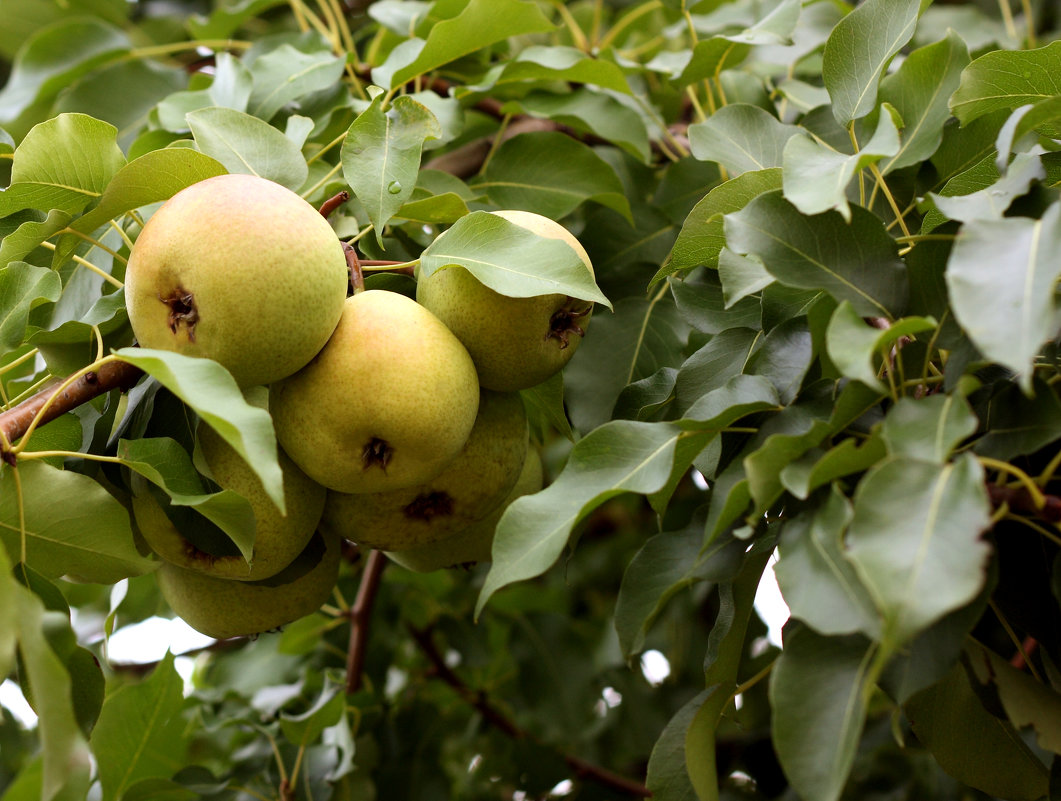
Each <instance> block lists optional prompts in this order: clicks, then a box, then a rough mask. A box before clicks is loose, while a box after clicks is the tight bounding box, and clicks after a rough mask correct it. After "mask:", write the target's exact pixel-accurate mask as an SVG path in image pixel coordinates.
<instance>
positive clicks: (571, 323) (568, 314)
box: [545, 305, 593, 350]
mask: <svg viewBox="0 0 1061 801" xmlns="http://www.w3.org/2000/svg"><path fill="white" fill-rule="evenodd" d="M592 310H593V306H592V305H590V306H586V307H584V308H581V309H577V308H570V307H568V306H563V307H561V308H559V309H557V310H556V311H555V312H553V316H552V317H550V318H549V331H548V333H547V334H546V335H545V339H546V340H549V339H553V338H556V339H558V340H559V341H560V350H563V349H564V348H566V347H567V346H568V345H570V344H571V343H570V342H568V337H569V336H571V334H572V333H575V334H578V335H579V336H580V337H584V336H585V335H586V332H585V330H584V329H583V328H582V326H580V325H579V324H578V322H577V321H578V320H579V318H581V317H585V316H587V315H588V314H589V313H590V312H591V311H592Z"/></svg>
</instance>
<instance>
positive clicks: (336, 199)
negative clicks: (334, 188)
mask: <svg viewBox="0 0 1061 801" xmlns="http://www.w3.org/2000/svg"><path fill="white" fill-rule="evenodd" d="M349 199H350V193H349V192H347V191H346V190H345V189H344V190H343V191H341V192H339V193H337V194H335V195H332V196H331V197H330V198H328V199H327V200H325V201H324V202H323V203H322V204H321V207H320V209H319V211H320V213H321V217H323V218H324V219H328V218H329V217H330V216H331V214H332V212H333V211H335V210H336V209H337V208H339V207H340V206H341V205H343V204H344V203H345V202H346V201H348V200H349Z"/></svg>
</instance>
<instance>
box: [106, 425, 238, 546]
mask: <svg viewBox="0 0 1061 801" xmlns="http://www.w3.org/2000/svg"><path fill="white" fill-rule="evenodd" d="M118 458H119V459H121V460H122V464H124V465H125V466H126V467H128V468H129V469H130V470H134V471H135V472H137V473H139V474H140V475H142V476H143V477H144V478H146V479H148V480H149V481H150V482H152V483H153V484H155V485H156V486H158V487H160V488H162V489H163V490H164V491H165V493H166V494H167V495H168V496H169V499H170V502H171V503H172V504H173V505H174V506H189V507H191V508H193V509H195V510H196V511H197V512H199V514H201V515H202V516H203V517H205V518H206V519H207V520H209V521H210V522H212V523H213V524H214V525H216V526H217V527H218V528H220V529H221V530H222V531H224V532H225V533H226V534H228V536H229V537H230V538H231V539H232V541H233V542H234V543H235V544H236V546H237V547H238V548H239V550H240V553H242V554H243V557H244V558H245V559H246V560H247V561H248V563H249V562H250V559H251V556H252V555H253V553H254V534H255V518H254V510H253V509H252V508H251V505H250V502H249V501H248V500H247V499H246V498H244V497H242V496H241V495H237V494H236V493H235V492H233V491H232V490H222V491H221V492H213V493H208V492H206V491H205V490H204V488H203V485H202V481H201V480H200V478H199V474H198V472H196V470H195V467H194V465H193V464H192V460H191V457H190V456H189V455H188V452H187V451H186V450H184V448H183V447H182V446H181V445H180V444H179V443H178V442H177V441H176V440H172V439H169V438H168V437H147V438H144V439H137V440H119V441H118Z"/></svg>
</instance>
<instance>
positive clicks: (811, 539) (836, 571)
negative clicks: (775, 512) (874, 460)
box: [774, 485, 880, 637]
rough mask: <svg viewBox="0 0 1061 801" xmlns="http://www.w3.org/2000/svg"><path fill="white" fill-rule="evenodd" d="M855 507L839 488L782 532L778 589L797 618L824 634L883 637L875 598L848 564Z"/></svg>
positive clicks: (786, 526) (779, 545) (775, 568)
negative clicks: (847, 536) (848, 535)
mask: <svg viewBox="0 0 1061 801" xmlns="http://www.w3.org/2000/svg"><path fill="white" fill-rule="evenodd" d="M851 514H852V511H851V504H850V502H849V501H848V500H847V498H846V497H845V496H844V495H843V493H842V492H841V491H840V490H839V488H838V487H836V486H835V485H834V486H833V487H832V488H831V489H830V491H829V493H828V495H827V496H826V497H825V499H824V500H823V501H822V502H821V503H819V504H817V505H816V506H815V507H814V508H813V509H810V510H808V511H806V512H804V513H802V514H800V515H799V516H797V517H796V518H794V519H793V520H792V521H791V522H789V523H786V524H785V526H784V528H783V529H782V530H781V539H780V541H779V543H778V550H779V555H780V558H779V559H778V562H777V564H776V565H775V567H774V573H775V575H776V576H777V584H778V586H779V587H780V588H781V594H782V595H783V596H784V599H785V603H786V604H788V608H789V610H790V611H791V613H792V617H794V618H797V619H799V620H802V621H803V622H804V623H806V624H807V625H808V626H810V627H811V628H813V629H814V630H815V631H817V632H818V633H819V634H825V635H840V634H855V633H858V632H861V633H863V634H866V635H867V636H869V637H876V636H878V634H879V633H880V619H879V618H878V616H877V610H876V608H875V607H874V605H873V598H872V597H871V596H870V594H869V591H868V590H867V589H866V587H865V586H864V585H863V584H862V581H861V579H859V576H858V573H857V572H856V571H855V568H854V565H852V564H851V562H850V561H849V560H848V558H847V554H846V553H845V548H844V533H845V532H846V530H847V525H848V523H850V522H851Z"/></svg>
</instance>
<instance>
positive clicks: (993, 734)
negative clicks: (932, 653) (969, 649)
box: [905, 664, 1049, 801]
mask: <svg viewBox="0 0 1061 801" xmlns="http://www.w3.org/2000/svg"><path fill="white" fill-rule="evenodd" d="M905 711H906V715H907V717H908V718H909V719H910V724H911V726H912V728H913V731H914V734H916V735H917V739H918V740H919V741H920V742H921V743H922V744H923V745H924V746H925V747H926V748H927V749H928V750H929V751H931V752H932V756H933V757H935V759H936V761H937V762H938V763H939V765H940V767H941V768H943V770H945V771H946V772H947V773H948V774H950V775H951V776H953V777H954V778H956V779H958V780H959V781H960V782H962V783H963V784H967V785H969V786H970V787H975V788H976V789H978V790H981V791H982V792H985V793H987V794H988V795H991V796H998V797H1001V798H1006V799H1012V801H1038V799H1041V798H1043V797H1044V796H1045V794H1046V792H1047V784H1048V782H1049V775H1048V772H1047V769H1046V766H1045V765H1043V763H1042V762H1041V761H1040V760H1039V759H1038V758H1037V757H1036V756H1035V754H1034V753H1033V752H1032V750H1031V749H1030V748H1028V746H1027V745H1025V744H1024V742H1023V741H1022V740H1021V737H1020V734H1019V733H1018V732H1017V731H1015V730H1014V729H1013V726H1012V725H1010V724H1009V722H1008V721H1004V720H1000V719H999V718H997V717H995V715H993V714H991V713H990V712H988V711H987V710H986V709H984V707H983V705H982V703H981V702H980V699H979V698H978V697H977V695H976V692H975V690H974V689H973V687H972V685H971V683H970V679H969V676H968V674H967V672H966V669H965V668H964V667H963V666H962V665H960V664H958V665H955V666H954V667H953V668H952V669H951V671H950V673H948V674H947V676H946V677H945V678H944V679H943V680H942V681H940V682H938V683H937V684H935V685H933V686H932V687H930V688H928V689H927V690H924V691H922V692H920V693H918V694H917V695H915V696H914V697H913V698H911V699H910V700H909V701H908V702H907V703H906V705H905Z"/></svg>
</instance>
